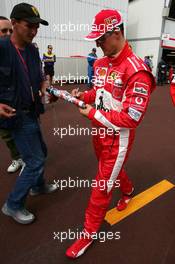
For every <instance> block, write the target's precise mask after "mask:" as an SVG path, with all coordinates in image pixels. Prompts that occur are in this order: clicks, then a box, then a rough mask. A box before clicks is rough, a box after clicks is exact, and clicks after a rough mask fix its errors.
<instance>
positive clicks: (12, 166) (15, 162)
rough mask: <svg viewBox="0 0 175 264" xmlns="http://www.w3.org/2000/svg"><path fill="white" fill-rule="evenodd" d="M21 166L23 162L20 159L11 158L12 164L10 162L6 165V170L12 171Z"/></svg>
mask: <svg viewBox="0 0 175 264" xmlns="http://www.w3.org/2000/svg"><path fill="white" fill-rule="evenodd" d="M23 166H24V162H23V160H22V159H18V160H12V164H10V166H9V167H8V169H7V172H9V173H14V172H16V171H18V170H19V169H20V168H21V167H23Z"/></svg>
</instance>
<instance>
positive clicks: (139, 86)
mask: <svg viewBox="0 0 175 264" xmlns="http://www.w3.org/2000/svg"><path fill="white" fill-rule="evenodd" d="M148 88H149V86H148V85H147V84H145V83H140V82H135V84H134V89H133V93H135V94H140V95H144V96H148Z"/></svg>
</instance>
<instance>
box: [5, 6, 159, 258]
mask: <svg viewBox="0 0 175 264" xmlns="http://www.w3.org/2000/svg"><path fill="white" fill-rule="evenodd" d="M10 18H11V22H10V21H9V20H8V19H6V18H2V17H1V20H0V32H1V35H0V37H1V38H0V58H1V60H0V135H1V137H2V139H3V140H5V142H6V143H7V146H8V148H9V149H10V151H11V156H12V160H13V161H14V160H15V161H18V162H19V161H20V166H19V168H22V169H21V171H20V177H19V176H18V177H17V178H16V183H15V186H14V187H13V189H12V191H11V192H10V194H9V195H8V197H7V199H6V201H5V203H4V205H3V207H2V212H3V214H4V215H6V216H9V217H12V218H13V219H14V220H15V221H17V222H18V223H20V224H29V223H32V222H33V221H34V219H35V216H34V214H33V213H31V212H29V211H28V210H27V208H26V204H25V201H26V198H27V195H28V194H30V195H39V194H45V193H46V194H47V193H52V192H55V191H56V190H57V186H56V185H55V184H51V183H46V182H45V179H44V166H45V162H46V157H47V147H46V144H45V142H44V140H43V136H42V132H41V129H40V124H39V121H38V118H39V116H40V115H41V114H43V113H44V107H43V104H42V101H41V97H42V96H44V95H45V92H46V88H47V87H49V86H50V85H52V81H53V76H54V63H55V62H56V56H55V54H54V53H53V52H52V50H53V47H52V46H51V45H48V51H47V52H45V53H44V54H43V58H42V61H43V63H44V73H43V71H42V66H41V59H40V55H39V51H38V47H36V46H35V45H33V44H32V41H33V38H34V37H35V36H36V35H37V32H38V28H39V26H40V24H42V25H44V26H48V22H47V21H46V20H44V19H42V18H41V17H40V15H39V12H38V10H37V9H36V8H35V7H34V6H32V5H30V4H26V3H20V4H17V5H15V6H14V8H13V10H12V12H11V14H10ZM123 23H124V21H123V18H122V15H121V14H120V12H119V11H117V10H114V9H106V10H102V11H100V12H99V13H98V14H97V15H96V16H95V18H94V24H95V25H96V28H100V26H101V25H102V24H103V25H105V27H104V28H103V32H100V31H99V30H98V31H92V32H90V33H89V34H88V36H86V39H87V40H88V41H94V42H95V43H96V46H97V47H98V48H101V50H102V52H103V53H104V57H102V58H100V59H97V55H96V48H93V49H92V52H91V53H90V54H89V55H88V57H87V61H88V76H89V82H88V85H89V88H92V89H88V91H85V92H81V91H79V90H78V89H74V90H73V91H72V96H74V97H76V98H79V99H81V100H83V101H84V102H85V103H86V108H85V109H79V111H80V113H81V114H82V115H83V116H84V117H86V118H88V119H90V120H91V121H92V125H93V126H94V127H96V128H100V127H103V128H106V129H108V128H110V129H111V130H112V133H110V134H108V133H106V134H105V137H104V139H103V141H102V140H101V138H100V136H99V135H98V134H97V135H96V136H93V144H94V151H95V153H96V156H97V159H98V169H97V174H96V178H95V179H96V182H97V185H96V186H95V187H93V188H92V192H91V195H90V199H89V203H88V206H87V209H86V213H85V221H84V229H83V232H82V234H83V235H82V237H81V238H79V239H78V240H77V241H75V242H74V243H73V245H72V246H70V248H68V250H67V251H66V255H67V256H68V257H70V258H77V257H79V256H80V255H82V254H83V253H84V251H85V250H86V249H87V248H88V247H89V246H90V245H91V243H92V242H93V234H94V233H97V232H98V231H99V229H100V226H101V224H102V222H103V219H104V217H105V214H106V212H107V209H108V206H109V204H110V201H111V198H112V192H113V190H114V187H115V183H116V180H119V181H120V190H121V194H122V195H121V198H120V200H119V201H118V202H117V204H116V210H118V211H121V210H124V209H125V208H126V207H127V205H128V203H129V202H130V200H131V199H132V197H133V193H134V186H133V183H132V181H131V179H129V177H128V175H127V173H126V171H125V169H124V166H125V163H126V161H127V158H128V155H129V153H130V150H131V148H132V145H133V142H134V138H135V130H136V128H137V127H138V125H139V124H140V122H142V119H143V117H144V115H145V113H146V110H147V107H148V104H149V101H150V97H151V93H152V92H153V90H154V89H155V79H154V77H153V75H152V73H151V69H152V66H150V64H149V65H148V60H149V58H148V57H147V58H146V60H147V61H145V64H147V66H146V65H144V63H143V61H142V60H141V59H140V58H138V57H137V56H136V55H135V54H134V53H133V51H132V49H131V47H130V46H129V44H128V42H127V40H126V39H125V35H124V25H123ZM109 24H110V25H112V29H111V27H110V30H109V27H108V26H109ZM12 29H13V31H12ZM2 34H4V35H7V36H6V37H4V35H2ZM9 54H10V56H9ZM161 67H162V66H161ZM93 76H94V81H93V82H92V79H93ZM53 100H56V99H55V98H54V96H51V95H50V96H49V102H50V103H51V102H52V101H53ZM94 104H95V107H94ZM13 167H14V166H13ZM19 168H17V167H15V169H16V170H17V169H19ZM14 171H15V170H14ZM101 180H103V181H105V189H104V190H102V189H101V188H100V184H98V183H100V181H101Z"/></svg>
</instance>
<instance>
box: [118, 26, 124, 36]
mask: <svg viewBox="0 0 175 264" xmlns="http://www.w3.org/2000/svg"><path fill="white" fill-rule="evenodd" d="M118 27H119V29H120V31H121V33H122V35H123V36H124V25H123V23H122V24H121V25H119V26H118Z"/></svg>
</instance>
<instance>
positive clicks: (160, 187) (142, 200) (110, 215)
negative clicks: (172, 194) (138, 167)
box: [105, 180, 174, 225]
mask: <svg viewBox="0 0 175 264" xmlns="http://www.w3.org/2000/svg"><path fill="white" fill-rule="evenodd" d="M173 187H174V185H173V184H172V183H171V182H169V181H167V180H163V181H161V182H159V183H157V184H155V185H153V186H152V187H151V188H149V189H147V190H145V191H144V192H142V193H139V194H138V195H136V196H135V197H133V199H132V200H131V201H130V203H129V204H128V207H127V208H126V209H125V210H123V211H121V212H119V211H117V210H116V208H113V209H111V210H109V211H108V212H107V213H106V216H105V220H106V221H107V222H108V223H109V224H110V225H114V224H116V223H118V222H120V221H121V220H122V219H124V218H126V217H127V216H129V215H130V214H132V213H134V212H136V211H137V210H139V209H140V208H142V207H143V206H145V205H146V204H148V203H150V202H151V201H153V200H154V199H156V198H157V197H159V196H160V195H162V194H164V193H165V192H167V191H169V190H170V189H172V188H173Z"/></svg>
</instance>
